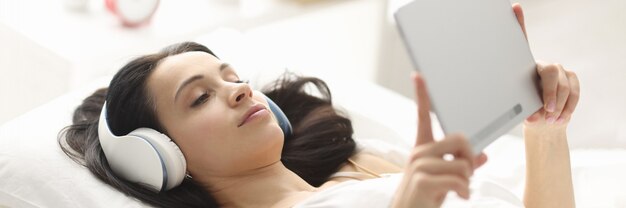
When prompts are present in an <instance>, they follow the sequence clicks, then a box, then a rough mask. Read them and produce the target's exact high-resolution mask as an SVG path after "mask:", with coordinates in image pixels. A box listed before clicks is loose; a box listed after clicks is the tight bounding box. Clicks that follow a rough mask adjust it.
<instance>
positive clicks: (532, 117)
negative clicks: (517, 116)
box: [526, 108, 545, 123]
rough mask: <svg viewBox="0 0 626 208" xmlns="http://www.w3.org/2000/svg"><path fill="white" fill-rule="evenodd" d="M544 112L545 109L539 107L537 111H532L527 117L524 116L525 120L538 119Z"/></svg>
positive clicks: (533, 120) (532, 120)
mask: <svg viewBox="0 0 626 208" xmlns="http://www.w3.org/2000/svg"><path fill="white" fill-rule="evenodd" d="M544 114H545V110H544V109H543V108H542V109H539V110H538V111H537V112H535V113H533V114H532V115H530V116H528V118H526V122H531V123H532V122H535V121H537V120H539V119H540V118H541V117H542V116H543V115H544Z"/></svg>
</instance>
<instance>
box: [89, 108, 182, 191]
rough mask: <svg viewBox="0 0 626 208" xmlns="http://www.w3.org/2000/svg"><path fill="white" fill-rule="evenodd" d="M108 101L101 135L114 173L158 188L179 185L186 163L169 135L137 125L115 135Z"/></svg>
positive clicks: (101, 114)
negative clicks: (130, 129) (132, 128)
mask: <svg viewBox="0 0 626 208" xmlns="http://www.w3.org/2000/svg"><path fill="white" fill-rule="evenodd" d="M106 104H107V103H106V102H104V105H103V106H102V112H100V121H99V123H98V137H99V139H100V145H101V146H102V150H103V151H104V155H105V156H106V158H107V161H108V163H109V166H110V167H111V169H112V170H113V172H115V173H116V174H118V175H120V176H121V177H122V178H124V179H126V180H129V181H132V182H137V183H142V184H144V185H146V186H148V187H150V188H153V189H155V190H157V191H164V190H169V189H172V188H174V187H176V186H178V185H180V183H182V182H183V179H184V178H185V172H186V170H187V162H186V160H185V157H184V156H183V153H182V152H181V151H180V149H179V148H178V146H177V145H176V144H174V142H173V141H172V140H171V139H170V138H169V137H168V136H166V135H165V134H161V133H160V132H158V131H156V130H154V129H151V128H138V129H136V130H134V131H132V132H130V133H129V134H127V135H124V136H115V135H114V134H113V132H111V129H110V128H109V124H108V118H107V108H106Z"/></svg>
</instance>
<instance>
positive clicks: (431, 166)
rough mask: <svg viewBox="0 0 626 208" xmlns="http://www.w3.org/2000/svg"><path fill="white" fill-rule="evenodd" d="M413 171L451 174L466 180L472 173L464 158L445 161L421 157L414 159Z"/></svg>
mask: <svg viewBox="0 0 626 208" xmlns="http://www.w3.org/2000/svg"><path fill="white" fill-rule="evenodd" d="M413 166H414V172H425V173H428V174H431V175H442V174H451V175H457V176H459V177H461V178H462V179H464V180H467V179H468V178H469V177H470V176H472V174H473V172H474V171H473V169H472V167H471V166H470V163H468V162H467V161H464V160H452V161H446V160H444V159H442V158H422V159H420V160H416V161H414V164H413Z"/></svg>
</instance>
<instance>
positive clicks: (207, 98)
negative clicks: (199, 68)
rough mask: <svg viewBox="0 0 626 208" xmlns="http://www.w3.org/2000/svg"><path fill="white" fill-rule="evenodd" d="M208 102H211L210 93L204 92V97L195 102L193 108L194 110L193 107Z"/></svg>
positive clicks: (201, 96)
mask: <svg viewBox="0 0 626 208" xmlns="http://www.w3.org/2000/svg"><path fill="white" fill-rule="evenodd" d="M207 100H209V93H208V92H204V93H202V95H200V97H198V99H196V100H195V101H193V103H192V104H191V107H192V108H193V107H196V106H199V105H200V104H203V103H205V102H206V101H207Z"/></svg>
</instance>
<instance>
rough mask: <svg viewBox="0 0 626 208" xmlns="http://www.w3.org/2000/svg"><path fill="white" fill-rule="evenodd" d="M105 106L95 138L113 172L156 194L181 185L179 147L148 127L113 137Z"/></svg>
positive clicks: (285, 127) (277, 112) (284, 124)
mask: <svg viewBox="0 0 626 208" xmlns="http://www.w3.org/2000/svg"><path fill="white" fill-rule="evenodd" d="M261 94H263V93H261ZM265 98H266V100H267V102H268V104H269V106H270V111H271V112H272V113H273V114H274V116H275V117H276V119H277V120H278V123H279V125H280V128H281V129H282V131H283V134H285V136H287V135H290V134H291V132H292V127H291V123H290V122H289V120H287V116H285V113H283V111H282V110H281V109H280V108H279V107H278V105H276V104H275V103H274V102H273V101H272V100H271V99H270V98H268V97H267V96H265ZM106 106H107V103H106V102H104V105H103V106H102V111H101V112H100V120H99V123H98V138H99V140H100V145H101V146H102V150H103V151H104V155H105V157H106V159H107V161H108V163H109V166H110V167H111V169H112V170H113V172H115V174H118V175H119V176H121V177H122V178H124V179H126V180H129V181H132V182H137V183H141V184H144V185H146V186H148V187H150V188H153V189H154V190H156V191H166V190H170V189H172V188H174V187H176V186H178V185H180V184H181V183H182V182H183V179H184V178H185V175H186V171H187V162H186V160H185V156H183V153H182V152H181V151H180V149H179V148H178V146H177V145H176V144H175V143H174V142H173V141H172V140H171V139H170V138H169V137H168V136H166V135H165V134H162V133H160V132H158V131H156V130H154V129H151V128H138V129H136V130H134V131H132V132H130V133H129V134H127V135H124V136H115V135H114V134H113V132H111V129H110V128H109V124H108V118H107V108H106Z"/></svg>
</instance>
